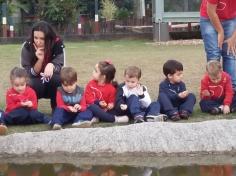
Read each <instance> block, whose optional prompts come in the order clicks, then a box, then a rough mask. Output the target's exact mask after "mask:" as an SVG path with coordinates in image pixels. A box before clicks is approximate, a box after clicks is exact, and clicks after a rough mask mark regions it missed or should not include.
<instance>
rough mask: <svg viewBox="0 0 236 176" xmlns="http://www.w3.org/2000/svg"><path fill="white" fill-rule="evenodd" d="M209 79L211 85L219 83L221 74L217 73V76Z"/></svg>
mask: <svg viewBox="0 0 236 176" xmlns="http://www.w3.org/2000/svg"><path fill="white" fill-rule="evenodd" d="M209 78H210V80H211V82H213V83H219V82H220V81H221V73H218V74H217V76H210V75H209Z"/></svg>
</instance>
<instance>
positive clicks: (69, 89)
mask: <svg viewBox="0 0 236 176" xmlns="http://www.w3.org/2000/svg"><path fill="white" fill-rule="evenodd" d="M76 85H77V83H76V82H74V83H73V84H64V83H62V88H63V90H64V91H65V92H67V93H72V92H73V91H74V90H75V89H76Z"/></svg>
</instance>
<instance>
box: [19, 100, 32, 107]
mask: <svg viewBox="0 0 236 176" xmlns="http://www.w3.org/2000/svg"><path fill="white" fill-rule="evenodd" d="M21 105H22V106H25V107H29V108H30V107H32V106H33V103H32V101H22V102H21Z"/></svg>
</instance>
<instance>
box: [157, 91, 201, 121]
mask: <svg viewBox="0 0 236 176" xmlns="http://www.w3.org/2000/svg"><path fill="white" fill-rule="evenodd" d="M158 99H159V102H160V105H161V112H162V113H163V114H166V115H167V116H169V117H170V116H172V115H173V114H174V113H178V112H179V111H183V110H185V111H188V112H189V113H190V114H192V112H193V107H194V105H195V103H196V97H195V95H194V94H192V93H190V94H189V95H188V96H187V97H186V98H183V99H182V98H177V99H175V100H171V99H170V98H169V97H168V96H167V94H165V93H160V94H159V97H158Z"/></svg>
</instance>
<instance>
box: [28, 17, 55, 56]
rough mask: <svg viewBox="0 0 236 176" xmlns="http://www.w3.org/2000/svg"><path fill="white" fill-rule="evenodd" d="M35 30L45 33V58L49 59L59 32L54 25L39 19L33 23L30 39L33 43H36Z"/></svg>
mask: <svg viewBox="0 0 236 176" xmlns="http://www.w3.org/2000/svg"><path fill="white" fill-rule="evenodd" d="M34 31H40V32H43V33H44V37H45V38H44V41H45V56H44V57H45V58H46V60H48V59H49V58H50V57H51V51H52V47H53V45H54V43H55V39H56V37H57V34H56V32H55V30H54V29H53V28H52V26H51V25H50V24H49V23H48V22H46V21H39V22H37V23H35V24H34V25H33V28H32V31H31V36H30V41H31V44H32V45H33V43H34Z"/></svg>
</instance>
